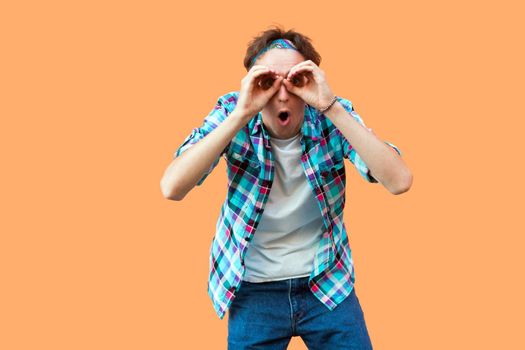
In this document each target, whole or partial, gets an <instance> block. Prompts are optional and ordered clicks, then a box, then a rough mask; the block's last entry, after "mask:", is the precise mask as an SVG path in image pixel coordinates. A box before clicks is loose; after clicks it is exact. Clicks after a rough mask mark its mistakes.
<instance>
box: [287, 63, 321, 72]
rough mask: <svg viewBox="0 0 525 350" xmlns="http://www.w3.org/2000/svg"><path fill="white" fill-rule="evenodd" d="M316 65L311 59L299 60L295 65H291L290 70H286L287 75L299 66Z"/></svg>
mask: <svg viewBox="0 0 525 350" xmlns="http://www.w3.org/2000/svg"><path fill="white" fill-rule="evenodd" d="M305 66H306V67H317V65H316V64H315V63H314V62H312V61H311V60H307V61H302V62H299V63H297V64H296V65H295V66H293V67H292V68H291V69H290V71H289V72H288V75H290V74H292V73H293V72H294V71H296V70H297V69H299V68H301V67H305Z"/></svg>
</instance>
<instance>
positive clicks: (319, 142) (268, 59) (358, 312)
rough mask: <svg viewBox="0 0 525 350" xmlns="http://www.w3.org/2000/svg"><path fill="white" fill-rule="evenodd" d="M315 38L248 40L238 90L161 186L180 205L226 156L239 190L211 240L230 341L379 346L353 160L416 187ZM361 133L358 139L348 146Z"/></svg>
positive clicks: (214, 293) (212, 280)
mask: <svg viewBox="0 0 525 350" xmlns="http://www.w3.org/2000/svg"><path fill="white" fill-rule="evenodd" d="M320 60H321V58H320V56H319V54H318V53H317V52H316V51H315V49H314V48H313V46H312V45H311V43H310V39H309V38H308V37H306V36H304V35H302V34H300V33H297V32H295V31H292V30H290V31H287V32H284V31H283V30H281V29H279V28H275V29H269V30H267V31H265V32H263V33H262V34H261V35H259V36H258V37H256V38H254V40H253V41H252V42H251V43H250V45H249V47H248V50H247V54H246V58H245V60H244V65H245V67H246V69H247V70H248V74H247V75H246V76H245V77H244V79H243V80H242V82H241V89H240V91H239V92H230V93H227V94H225V95H223V96H221V97H220V98H219V100H218V102H217V104H216V106H215V107H214V108H213V110H212V111H211V112H210V114H209V115H208V116H207V117H206V118H205V120H204V123H203V124H202V125H201V126H200V127H198V128H195V129H193V131H192V133H191V134H190V135H188V137H187V138H186V140H184V142H183V143H182V145H181V146H180V147H179V149H178V150H177V151H176V152H175V154H174V160H173V161H172V163H171V164H170V166H169V167H168V169H167V170H166V172H165V174H164V176H163V178H162V181H161V188H162V191H163V193H164V196H165V197H166V198H169V199H173V200H181V199H183V198H184V196H185V195H186V194H187V193H188V192H189V191H190V190H191V189H192V188H193V187H194V186H195V185H201V184H202V183H203V182H204V180H205V178H206V177H207V176H208V175H209V174H210V173H211V171H212V170H213V169H214V168H215V166H216V165H217V164H218V162H219V160H220V158H221V157H224V158H225V160H226V162H227V172H228V184H229V189H228V192H227V198H226V199H225V201H224V203H223V205H222V208H221V215H220V217H219V220H218V223H217V232H216V234H215V237H214V239H213V242H212V247H211V251H210V253H211V256H210V276H209V281H208V293H209V296H210V297H211V299H212V302H213V306H214V308H215V311H216V312H217V314H218V316H219V317H220V318H221V319H222V318H223V317H224V314H225V313H226V311H229V317H228V348H229V349H247V348H250V349H251V348H252V347H255V346H258V345H259V346H265V347H264V348H268V349H286V347H287V345H288V343H289V341H290V339H291V337H292V336H300V337H301V338H302V339H303V341H304V342H305V343H306V345H307V346H308V348H310V349H349V348H352V349H353V348H356V349H370V348H372V344H371V341H370V338H369V335H368V331H367V328H366V324H365V320H364V315H363V311H362V309H361V307H360V304H359V301H358V298H357V295H356V293H355V286H354V282H355V275H354V267H353V266H354V265H353V260H352V255H351V249H350V247H349V244H348V237H347V233H346V229H345V225H344V222H343V209H344V204H345V183H346V181H345V164H344V163H345V162H344V159H345V158H346V159H348V160H350V162H351V163H352V164H353V165H354V166H355V167H356V169H357V170H358V172H359V174H360V175H361V176H362V177H363V178H364V179H365V180H367V181H368V182H372V183H374V182H375V183H377V182H379V183H381V184H382V185H383V186H384V187H385V188H386V189H387V190H388V191H390V192H391V193H393V194H400V193H403V192H406V191H407V190H408V189H409V188H410V186H411V183H412V175H411V173H410V170H409V169H408V168H407V166H406V165H405V163H404V162H403V160H402V159H401V152H400V150H399V149H398V148H397V147H396V146H394V145H393V144H391V143H389V142H386V141H385V142H384V141H381V140H380V139H379V138H377V137H376V136H375V135H374V133H372V132H371V129H368V128H367V127H366V126H365V124H364V123H363V120H362V119H361V117H360V116H359V115H358V114H357V113H356V112H355V111H354V109H353V105H352V103H351V102H350V101H349V100H346V99H344V98H341V97H338V96H336V95H334V93H333V92H332V90H331V88H330V86H329V85H328V82H327V80H326V77H325V73H324V72H323V71H322V70H321V69H320V68H319V64H320ZM350 140H351V143H350Z"/></svg>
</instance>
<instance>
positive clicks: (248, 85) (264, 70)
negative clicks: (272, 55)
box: [235, 65, 283, 121]
mask: <svg viewBox="0 0 525 350" xmlns="http://www.w3.org/2000/svg"><path fill="white" fill-rule="evenodd" d="M282 80H283V77H282V76H280V75H278V74H277V72H276V71H275V70H273V69H271V68H269V67H267V66H263V65H254V66H253V67H252V68H250V70H249V71H248V74H246V76H245V77H244V78H243V79H242V80H241V90H240V92H239V98H238V100H237V105H236V107H235V109H236V110H238V111H239V112H240V113H241V115H243V116H245V117H246V118H247V121H249V120H250V119H251V118H252V117H253V116H254V115H255V114H257V113H259V111H261V110H262V109H263V108H264V106H265V105H266V104H267V103H268V101H269V100H270V99H271V98H272V96H273V95H274V94H275V93H276V92H277V91H278V90H279V87H280V86H281V82H282Z"/></svg>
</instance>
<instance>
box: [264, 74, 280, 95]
mask: <svg viewBox="0 0 525 350" xmlns="http://www.w3.org/2000/svg"><path fill="white" fill-rule="evenodd" d="M282 79H283V77H281V76H279V77H277V78H276V79H275V80H274V81H273V84H272V86H271V88H270V89H268V90H267V91H268V92H269V93H270V94H271V95H273V94H275V92H276V91H277V90H279V86H281V80H282Z"/></svg>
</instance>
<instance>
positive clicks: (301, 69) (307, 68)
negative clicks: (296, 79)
mask: <svg viewBox="0 0 525 350" xmlns="http://www.w3.org/2000/svg"><path fill="white" fill-rule="evenodd" d="M304 71H310V72H314V71H315V68H314V67H312V66H301V67H297V68H292V69H291V70H290V72H289V73H288V76H287V78H288V79H290V78H292V77H293V76H294V75H296V74H298V73H301V72H304Z"/></svg>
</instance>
